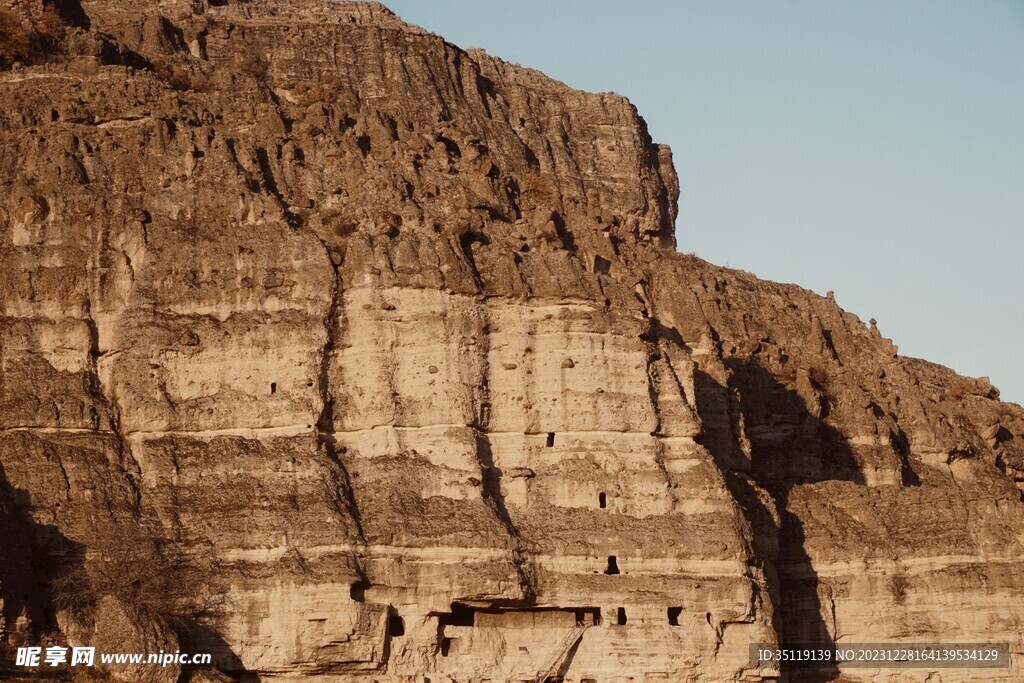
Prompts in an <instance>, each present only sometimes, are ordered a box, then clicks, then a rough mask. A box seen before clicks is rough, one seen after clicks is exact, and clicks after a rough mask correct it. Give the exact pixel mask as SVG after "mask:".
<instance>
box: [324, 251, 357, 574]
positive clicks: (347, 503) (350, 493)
mask: <svg viewBox="0 0 1024 683" xmlns="http://www.w3.org/2000/svg"><path fill="white" fill-rule="evenodd" d="M320 243H321V244H322V245H323V248H324V253H325V254H326V256H327V263H328V264H330V266H331V272H332V274H333V276H334V283H333V286H332V290H331V303H330V306H329V307H328V309H327V312H326V313H325V315H324V322H323V325H324V330H325V333H326V339H325V341H324V346H323V349H322V351H321V356H320V369H319V373H318V390H319V392H320V400H321V402H322V404H323V408H322V409H321V411H320V415H319V417H318V418H317V421H316V432H317V442H318V443H319V445H320V446H321V447H322V448H323V449H324V452H325V453H326V454H327V458H328V460H330V461H331V463H332V464H333V465H334V466H335V468H336V470H337V474H338V476H339V478H340V479H341V482H340V483H341V487H340V489H343V490H339V491H338V492H337V493H338V494H339V497H340V501H339V502H340V504H341V509H342V511H343V512H344V513H347V516H348V517H350V518H351V519H352V522H353V523H354V524H355V530H356V535H357V538H358V540H359V543H360V544H362V545H364V546H365V545H366V535H365V533H364V531H363V523H362V519H361V517H360V515H359V507H358V505H357V504H356V498H355V491H354V490H353V488H352V479H351V477H350V476H349V472H348V468H346V467H345V464H344V463H343V462H342V460H341V457H340V456H339V453H338V444H337V439H336V438H335V435H334V419H335V414H334V409H335V400H334V394H333V392H332V391H331V359H332V358H333V356H334V350H335V347H336V345H337V331H338V326H339V321H340V319H341V294H342V292H341V267H340V266H339V265H337V264H335V263H334V260H333V259H332V258H331V248H330V246H329V245H328V244H327V243H326V242H325V241H323V240H320ZM356 571H357V572H358V574H359V581H360V582H362V583H365V584H366V585H369V584H368V583H367V582H366V576H365V573H364V571H363V569H362V566H361V564H360V562H359V560H358V557H357V558H356ZM364 590H365V589H364Z"/></svg>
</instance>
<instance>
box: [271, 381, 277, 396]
mask: <svg viewBox="0 0 1024 683" xmlns="http://www.w3.org/2000/svg"><path fill="white" fill-rule="evenodd" d="M270 393H272V394H276V393H277V382H271V383H270Z"/></svg>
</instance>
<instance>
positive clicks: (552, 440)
mask: <svg viewBox="0 0 1024 683" xmlns="http://www.w3.org/2000/svg"><path fill="white" fill-rule="evenodd" d="M544 445H545V446H547V447H548V448H553V447H554V445H555V433H554V432H548V440H547V443H545V444H544Z"/></svg>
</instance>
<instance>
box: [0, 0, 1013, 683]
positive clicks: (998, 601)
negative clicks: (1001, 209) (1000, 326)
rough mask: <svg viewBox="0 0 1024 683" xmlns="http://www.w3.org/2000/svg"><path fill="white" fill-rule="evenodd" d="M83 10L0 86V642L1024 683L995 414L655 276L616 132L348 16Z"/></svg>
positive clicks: (657, 194)
mask: <svg viewBox="0 0 1024 683" xmlns="http://www.w3.org/2000/svg"><path fill="white" fill-rule="evenodd" d="M3 2H4V3H6V5H11V0H3ZM66 4H67V5H68V6H69V7H70V6H71V5H72V4H73V3H66ZM17 5H18V7H17V11H18V13H19V14H18V16H19V17H21V18H20V19H19V21H22V22H24V24H25V26H26V27H30V26H34V25H36V23H38V21H39V16H40V14H39V13H40V12H42V4H41V3H34V2H28V3H21V2H19V3H17ZM69 11H70V10H69ZM81 12H82V15H81V16H80V17H79V16H78V15H77V14H75V13H74V12H72V14H69V15H67V16H65V17H64V19H63V20H62V21H63V22H64V23H65V24H66V26H65V37H64V38H63V39H62V40H63V42H61V43H60V46H61V50H62V51H63V52H61V53H59V54H57V53H55V54H54V55H51V56H50V58H49V59H48V60H40V63H37V64H30V65H27V66H25V67H24V68H22V69H19V70H17V71H12V70H5V71H0V187H2V193H0V196H3V197H6V199H5V200H4V201H0V465H2V470H0V475H2V478H0V599H2V600H3V606H4V610H3V611H4V614H3V615H2V616H3V617H4V619H3V621H2V625H3V628H4V629H5V636H7V637H8V638H10V637H12V636H15V637H18V638H23V637H25V633H24V632H26V631H32V632H33V634H32V635H33V636H34V637H42V636H46V637H50V638H56V639H61V638H65V639H69V640H70V639H72V638H81V639H83V641H82V642H85V641H86V640H87V638H86V636H84V635H82V634H83V632H84V633H87V634H88V633H94V634H95V637H96V638H97V639H98V640H97V642H103V643H104V644H105V645H104V646H105V647H106V646H107V645H109V647H111V648H113V647H114V643H115V641H124V642H130V643H132V644H133V647H137V648H141V649H145V648H152V647H156V648H158V649H159V648H160V647H165V648H169V647H172V646H173V647H178V646H180V647H181V648H182V649H185V650H187V651H210V652H213V653H214V654H215V655H216V656H217V661H218V667H219V670H221V671H223V672H230V673H231V674H232V675H235V674H239V673H241V672H244V671H248V672H250V673H252V674H254V675H257V676H260V677H265V678H266V679H268V680H269V679H272V678H281V679H288V678H292V679H294V678H299V677H302V678H311V679H314V680H316V679H320V680H324V681H347V680H380V681H410V680H425V679H429V680H432V681H446V680H447V681H482V680H530V679H532V678H534V677H537V676H538V675H540V674H541V673H543V669H544V667H546V666H547V665H548V664H549V663H551V662H554V666H556V670H560V671H561V673H562V674H564V675H565V676H566V677H567V678H566V680H575V681H579V680H586V679H590V680H601V681H604V680H624V679H629V678H631V679H633V680H673V681H674V680H713V681H725V680H748V681H749V680H763V679H774V678H776V677H777V676H778V675H779V674H780V671H779V670H777V669H775V668H772V667H761V668H757V667H751V665H750V663H749V661H748V659H749V657H748V647H749V644H750V643H752V642H764V643H767V644H774V643H778V642H783V643H794V642H804V641H807V640H820V641H823V642H829V641H832V640H835V641H838V642H840V643H849V642H873V641H879V640H884V641H893V642H921V641H936V640H938V641H946V642H952V641H957V640H959V641H967V642H1008V643H1010V646H1011V650H1012V652H1013V658H1012V668H1011V669H1009V670H989V671H988V672H987V673H991V674H992V676H991V677H990V680H999V677H1000V676H1002V680H1017V679H1019V678H1020V677H1021V666H1022V663H1021V662H1022V653H1024V641H1022V635H1021V629H1020V628H1019V624H1020V623H1021V621H1022V619H1024V607H1021V605H1022V604H1024V602H1022V600H1021V598H1022V596H1024V578H1022V577H1024V566H1022V560H1021V558H1022V557H1024V552H1022V550H1024V548H1022V547H1021V543H1022V541H1021V530H1022V529H1024V504H1022V502H1021V500H1022V499H1021V495H1022V494H1021V491H1022V490H1024V441H1022V439H1024V411H1022V410H1021V409H1020V408H1019V407H1018V406H1014V405H1011V404H1005V403H1001V402H999V400H998V392H997V391H996V390H995V389H994V388H993V387H992V386H991V384H989V383H988V382H987V381H984V380H973V379H969V378H963V377H959V376H957V375H955V374H954V373H953V372H952V371H949V370H947V369H945V368H941V367H938V366H935V365H932V364H930V363H927V362H925V361H919V360H915V359H907V358H903V357H901V356H899V355H898V353H897V352H896V349H895V347H894V346H893V345H892V343H891V342H890V341H888V340H886V339H884V338H883V337H882V336H881V334H880V333H879V332H878V331H877V329H874V328H873V327H871V328H869V327H868V326H866V325H865V324H864V323H863V322H861V321H860V320H858V319H856V318H855V317H854V316H852V315H850V314H848V313H845V312H844V311H842V310H841V309H839V308H838V307H837V306H836V304H835V302H834V300H833V298H832V297H831V296H828V297H825V298H822V297H818V296H816V295H814V294H812V293H811V292H807V291H806V290H802V289H799V288H797V287H793V286H786V285H779V284H776V283H771V282H765V281H761V280H757V279H756V278H754V277H753V276H750V275H748V274H745V273H740V272H736V271H730V270H727V269H723V268H718V267H716V266H712V265H710V264H707V263H704V262H703V261H700V260H699V259H696V258H693V257H687V256H683V255H680V254H677V253H675V252H674V250H673V247H674V243H673V228H674V226H673V222H674V219H675V210H676V209H675V203H676V198H677V196H678V181H677V179H676V176H675V172H674V170H673V168H672V162H671V154H670V152H669V150H668V149H667V148H666V147H664V146H660V145H655V144H653V143H651V142H650V140H649V138H648V137H647V133H646V127H645V125H644V124H643V122H642V120H641V119H640V118H639V116H638V114H637V113H636V111H635V109H634V108H633V106H632V105H631V104H630V103H629V102H628V101H626V100H625V99H624V98H621V97H619V96H616V95H610V94H601V95H594V94H588V93H582V92H578V91H575V90H572V89H570V88H568V87H567V86H565V85H563V84H561V83H558V82H556V81H553V80H551V79H548V78H547V77H545V76H543V75H542V74H539V73H537V72H535V71H532V70H529V69H525V68H522V67H518V66H515V65H511V64H507V63H505V62H502V61H501V60H498V59H496V58H494V57H491V56H488V55H486V54H484V53H482V52H479V51H472V52H468V53H467V52H463V51H461V50H459V49H458V48H456V47H454V46H452V45H450V44H448V43H445V42H444V41H443V40H441V39H440V38H438V37H436V36H433V35H431V34H429V33H427V32H425V31H423V30H422V29H419V28H416V27H413V26H409V25H407V24H404V23H402V22H401V21H400V20H398V19H397V18H396V17H395V16H394V15H393V14H391V13H390V12H389V11H387V10H386V9H385V8H384V7H383V6H381V5H378V4H375V3H349V2H328V1H327V0H308V1H300V0H262V1H260V2H251V3H235V2H228V3H208V2H205V0H204V1H200V2H192V1H191V0H190V1H188V2H186V1H184V0H168V1H165V2H161V3H147V2H141V0H118V1H117V2H109V1H106V0H104V1H101V0H83V2H82V3H81ZM72 15H74V16H72ZM83 17H84V18H87V19H88V21H87V22H86V21H84V20H82V19H83ZM33 22H35V23H33ZM133 55H134V56H133ZM140 60H142V61H140ZM126 529H129V530H132V531H131V532H130V533H129V532H128V531H126ZM26 539H31V540H30V542H26ZM126 539H128V540H126ZM39 558H43V559H45V560H46V561H47V566H49V567H51V568H52V571H53V573H54V576H53V577H48V579H49V578H53V579H54V583H53V584H51V583H46V582H43V583H41V582H39V581H36V580H34V579H32V577H31V568H32V567H33V562H34V561H35V562H38V561H39ZM112 568H120V572H121V574H123V575H124V576H126V577H128V578H129V579H130V580H129V581H128V582H127V583H128V584H129V585H131V584H139V585H144V586H147V587H148V588H149V590H148V593H147V594H148V595H149V597H146V598H145V599H143V597H142V596H141V595H140V593H139V592H138V591H135V592H131V591H129V592H127V593H126V592H124V591H123V590H120V589H118V588H117V585H119V584H118V583H117V582H114V583H111V582H105V581H103V580H101V578H102V577H103V576H105V575H108V574H110V571H109V570H111V569H112ZM121 574H116V575H118V576H120V575H121ZM82 576H85V577H91V579H92V580H91V581H90V582H89V583H88V584H82V585H88V586H89V588H87V589H84V590H83V591H78V592H72V593H71V594H70V598H73V599H69V594H68V591H67V590H66V587H67V586H68V585H70V584H69V582H68V580H67V577H72V578H76V577H82ZM160 577H163V579H164V580H158V579H159V578H160ZM122 583H124V582H122ZM51 585H55V586H57V587H60V588H61V590H60V591H58V593H60V594H59V595H49V594H48V593H47V590H49V589H47V586H51ZM54 598H60V602H61V611H60V614H61V618H60V619H59V620H57V619H55V617H54V615H52V614H48V613H47V612H46V610H45V609H44V606H45V605H48V604H51V603H52V600H53V599H54ZM136 603H138V604H141V605H144V606H147V609H146V610H141V611H140V610H139V609H138V605H137V604H136ZM97 606H98V609H97ZM147 610H148V611H147ZM143 613H146V614H148V615H149V617H151V618H148V619H142V618H141V617H140V616H139V615H141V614H143ZM19 615H24V619H22V618H21V616H19ZM90 618H91V619H92V621H90ZM577 622H582V623H583V624H585V625H586V626H587V628H586V629H585V630H582V631H576V630H575V627H576V624H577ZM19 623H20V624H22V625H21V626H18V625H17V624H19ZM83 625H84V626H83ZM19 629H20V630H19ZM83 629H84V631H83ZM90 637H91V636H90ZM566 638H568V639H569V640H565V639H566ZM563 641H565V642H566V643H568V645H566V646H565V648H567V649H565V650H564V651H561V650H559V647H560V644H561V643H563ZM175 643H177V644H175ZM125 647H126V646H123V645H119V646H118V648H117V651H120V650H121V649H124V648H125ZM947 671H950V670H947ZM113 673H114V674H115V675H117V676H120V677H121V678H122V679H124V680H129V679H132V680H135V678H133V677H136V676H146V675H150V676H156V675H158V674H155V673H152V672H148V673H147V672H142V671H134V670H133V671H128V670H124V671H120V672H113ZM781 673H784V674H786V675H789V674H790V673H792V672H790V671H789V670H786V671H783V672H781ZM835 673H837V672H832V674H835ZM842 673H844V674H847V675H848V676H849V679H850V680H874V679H877V678H878V677H884V676H889V677H890V678H892V679H894V680H896V679H899V678H900V677H901V675H902V674H901V672H898V671H880V672H870V671H869V672H868V673H867V675H864V673H865V670H854V669H851V670H849V671H845V672H842ZM918 673H919V674H920V676H918V678H919V679H920V680H924V679H925V677H926V676H928V675H930V674H932V673H936V674H937V673H938V672H933V671H928V670H922V671H919V672H915V674H914V675H917V674H918ZM961 673H962V670H961ZM159 675H165V674H164V673H160V674H159ZM200 675H201V676H202V677H205V679H206V680H220V678H219V676H220V674H219V673H217V672H215V671H206V672H202V673H201V674H200ZM794 675H798V674H794ZM945 675H946V673H943V676H945ZM126 676H127V677H128V678H125V677H126ZM872 677H874V678H872ZM153 680H156V679H153ZM943 680H945V678H944V679H943Z"/></svg>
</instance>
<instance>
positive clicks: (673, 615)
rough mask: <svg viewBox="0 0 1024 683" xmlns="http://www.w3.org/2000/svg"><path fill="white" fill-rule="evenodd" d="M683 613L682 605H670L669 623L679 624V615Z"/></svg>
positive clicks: (671, 624) (670, 624)
mask: <svg viewBox="0 0 1024 683" xmlns="http://www.w3.org/2000/svg"><path fill="white" fill-rule="evenodd" d="M682 613H683V608H682V607H669V608H668V624H669V626H679V615H680V614H682Z"/></svg>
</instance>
